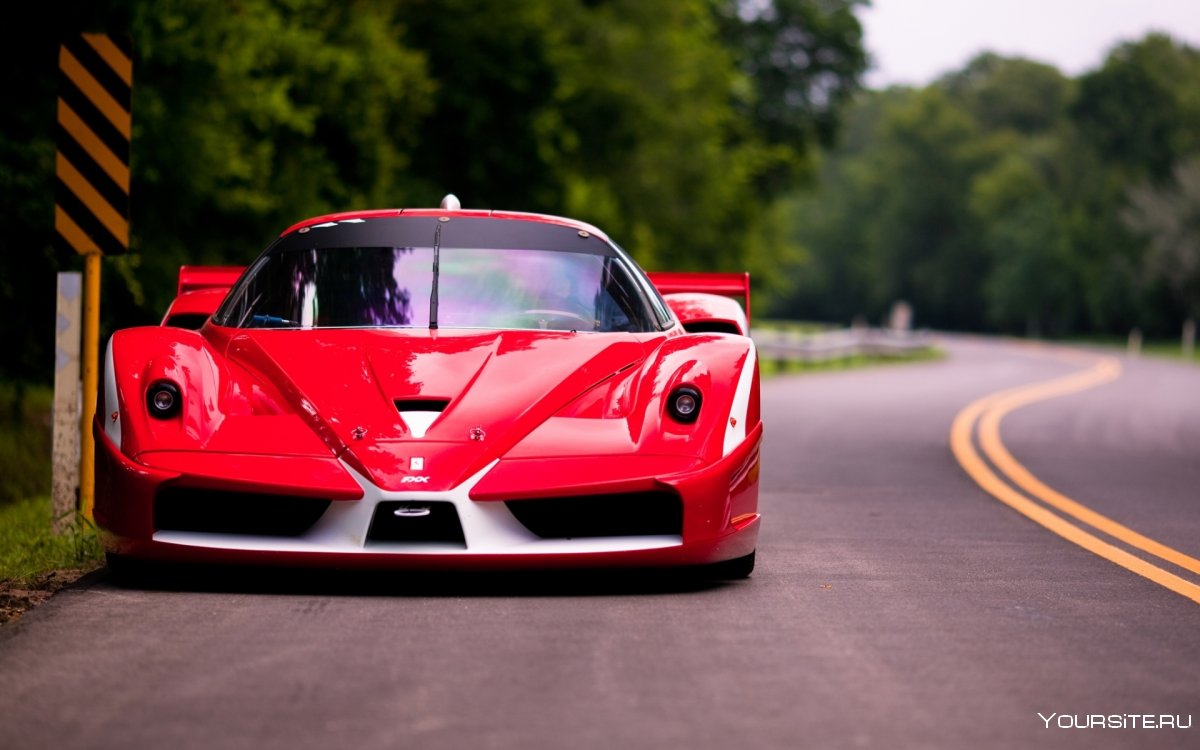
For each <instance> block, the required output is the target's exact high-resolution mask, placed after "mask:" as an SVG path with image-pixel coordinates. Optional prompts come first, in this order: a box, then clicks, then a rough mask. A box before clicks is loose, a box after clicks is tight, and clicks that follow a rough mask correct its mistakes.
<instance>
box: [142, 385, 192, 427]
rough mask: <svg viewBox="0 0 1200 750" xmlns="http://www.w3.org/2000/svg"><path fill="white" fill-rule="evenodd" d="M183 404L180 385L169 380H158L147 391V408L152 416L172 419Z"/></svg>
mask: <svg viewBox="0 0 1200 750" xmlns="http://www.w3.org/2000/svg"><path fill="white" fill-rule="evenodd" d="M182 406H183V402H182V400H181V399H180V397H179V386H177V385H175V384H174V383H172V382H171V381H169V380H157V381H155V382H153V383H151V384H150V389H149V390H147V391H146V409H147V410H149V412H150V416H152V417H158V418H159V419H170V418H171V417H173V416H175V415H176V414H178V413H179V409H180V408H181V407H182Z"/></svg>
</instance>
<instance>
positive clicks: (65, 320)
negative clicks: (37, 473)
mask: <svg viewBox="0 0 1200 750" xmlns="http://www.w3.org/2000/svg"><path fill="white" fill-rule="evenodd" d="M82 291H83V283H82V277H81V275H80V273H79V272H78V271H66V272H63V273H60V274H58V303H57V309H58V315H57V316H56V323H55V328H56V330H55V339H54V344H55V346H54V447H53V458H52V464H53V467H54V477H53V485H52V488H51V497H52V507H53V511H54V532H55V533H57V534H61V533H63V532H64V531H66V530H67V529H68V528H70V526H71V524H72V522H73V521H74V518H75V511H76V510H78V507H79V418H80V417H79V409H80V403H81V401H82V398H81V395H80V391H79V341H80V331H81V326H80V319H81V313H80V311H81V308H82V303H83V300H82Z"/></svg>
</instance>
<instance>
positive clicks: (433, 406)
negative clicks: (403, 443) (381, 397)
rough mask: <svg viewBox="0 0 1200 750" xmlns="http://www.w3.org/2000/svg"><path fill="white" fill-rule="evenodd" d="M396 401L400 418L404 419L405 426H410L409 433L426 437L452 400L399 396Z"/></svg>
mask: <svg viewBox="0 0 1200 750" xmlns="http://www.w3.org/2000/svg"><path fill="white" fill-rule="evenodd" d="M395 403H396V411H398V412H400V418H401V419H403V420H404V426H405V427H407V428H408V433H409V435H411V436H412V437H414V438H417V439H420V438H423V437H425V433H426V432H428V431H429V428H430V427H431V426H432V425H433V423H434V422H436V421H437V418H438V417H440V416H441V415H442V412H443V411H445V409H446V407H447V406H449V404H450V400H449V399H440V398H422V399H408V398H398V399H396V402H395Z"/></svg>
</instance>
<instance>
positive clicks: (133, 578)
mask: <svg viewBox="0 0 1200 750" xmlns="http://www.w3.org/2000/svg"><path fill="white" fill-rule="evenodd" d="M104 562H105V564H107V565H108V574H109V575H110V576H111V577H112V578H113V579H114V580H116V581H118V582H120V583H135V584H136V583H146V582H148V581H151V580H153V579H154V578H155V577H156V573H157V572H158V569H157V568H156V567H155V566H154V565H152V564H151V563H148V562H145V561H144V560H135V559H132V558H129V557H126V556H124V555H117V554H114V553H112V552H105V553H104Z"/></svg>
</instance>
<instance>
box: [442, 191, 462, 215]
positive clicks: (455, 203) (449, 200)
mask: <svg viewBox="0 0 1200 750" xmlns="http://www.w3.org/2000/svg"><path fill="white" fill-rule="evenodd" d="M442 209H443V210H446V211H458V210H461V209H462V203H461V202H460V201H459V200H458V196H456V195H455V194H454V193H446V197H445V198H442Z"/></svg>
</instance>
